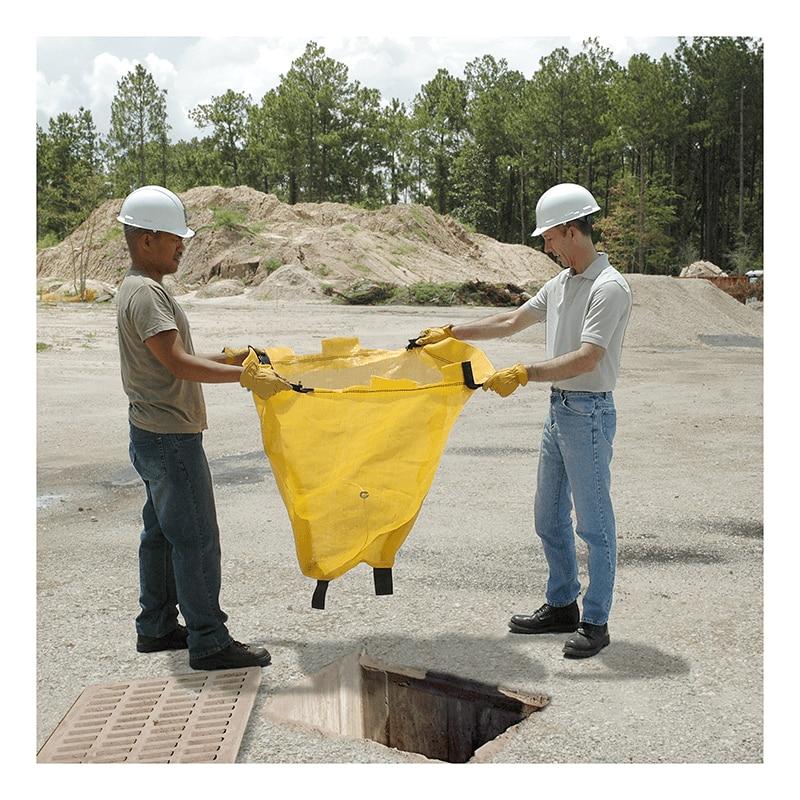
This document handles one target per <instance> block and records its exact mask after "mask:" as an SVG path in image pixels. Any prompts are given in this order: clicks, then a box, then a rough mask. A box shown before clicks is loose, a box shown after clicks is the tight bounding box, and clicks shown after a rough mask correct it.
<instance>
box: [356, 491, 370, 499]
mask: <svg viewBox="0 0 800 800" xmlns="http://www.w3.org/2000/svg"><path fill="white" fill-rule="evenodd" d="M358 496H359V497H360V498H362V500H366V499H367V498H368V497H369V492H365V491H362V492H361V493H360V494H359V495H358Z"/></svg>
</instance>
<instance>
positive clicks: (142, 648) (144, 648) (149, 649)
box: [136, 644, 189, 653]
mask: <svg viewBox="0 0 800 800" xmlns="http://www.w3.org/2000/svg"><path fill="white" fill-rule="evenodd" d="M188 649H189V645H188V644H184V645H168V646H167V647H153V646H151V645H141V644H137V645H136V652H137V653H161V652H163V651H165V650H188Z"/></svg>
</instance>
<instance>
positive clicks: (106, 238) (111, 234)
mask: <svg viewBox="0 0 800 800" xmlns="http://www.w3.org/2000/svg"><path fill="white" fill-rule="evenodd" d="M122 232H123V229H122V225H112V226H111V227H110V228H109V229H108V230H107V231H106V232H105V233H104V234H103V238H102V239H101V243H102V244H111V242H116V241H117V239H121V238H122Z"/></svg>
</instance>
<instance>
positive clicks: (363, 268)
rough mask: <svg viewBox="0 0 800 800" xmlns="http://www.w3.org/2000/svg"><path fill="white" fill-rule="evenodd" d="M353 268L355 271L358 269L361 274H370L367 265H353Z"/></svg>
mask: <svg viewBox="0 0 800 800" xmlns="http://www.w3.org/2000/svg"><path fill="white" fill-rule="evenodd" d="M352 267H353V269H356V270H358V271H359V272H369V271H370V270H369V267H368V266H367V265H366V264H358V263H356V264H353V265H352Z"/></svg>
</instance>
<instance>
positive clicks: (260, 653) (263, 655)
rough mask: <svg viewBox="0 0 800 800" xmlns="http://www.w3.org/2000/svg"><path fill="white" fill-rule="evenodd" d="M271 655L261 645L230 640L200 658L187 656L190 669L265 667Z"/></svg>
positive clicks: (270, 659)
mask: <svg viewBox="0 0 800 800" xmlns="http://www.w3.org/2000/svg"><path fill="white" fill-rule="evenodd" d="M270 661H272V657H271V656H270V654H269V653H268V652H267V651H266V650H265V649H264V648H263V647H253V645H249V644H242V643H241V642H231V643H230V644H229V645H228V646H227V647H226V648H225V649H224V650H220V651H219V652H217V653H212V654H211V655H210V656H202V657H200V658H192V657H191V656H190V657H189V666H190V667H191V668H192V669H199V670H204V671H205V670H211V669H242V668H243V667H266V666H267V665H268V664H269V663H270Z"/></svg>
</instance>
